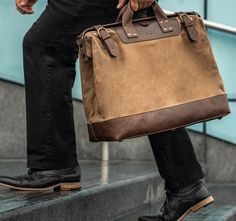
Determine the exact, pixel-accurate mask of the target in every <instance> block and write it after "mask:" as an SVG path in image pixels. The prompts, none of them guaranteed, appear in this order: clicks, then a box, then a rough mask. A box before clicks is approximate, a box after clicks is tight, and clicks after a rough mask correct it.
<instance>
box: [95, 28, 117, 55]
mask: <svg viewBox="0 0 236 221" xmlns="http://www.w3.org/2000/svg"><path fill="white" fill-rule="evenodd" d="M94 28H95V29H96V31H97V33H98V35H99V37H100V38H101V39H102V40H103V42H104V43H105V46H106V48H107V50H108V53H109V54H110V55H111V56H112V57H117V56H118V55H119V52H118V49H117V47H116V45H115V42H114V41H113V39H112V38H111V35H110V33H109V32H108V31H107V29H106V28H104V27H103V26H102V25H96V26H94Z"/></svg>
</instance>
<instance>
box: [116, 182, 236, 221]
mask: <svg viewBox="0 0 236 221" xmlns="http://www.w3.org/2000/svg"><path fill="white" fill-rule="evenodd" d="M207 186H208V188H209V190H210V192H211V194H212V195H213V196H214V199H215V201H214V203H212V204H210V205H208V206H207V207H205V208H203V209H201V210H199V211H198V212H196V213H190V214H189V215H188V216H187V217H185V219H184V220H185V221H236V185H216V184H207ZM163 203H164V202H160V203H157V204H153V205H148V206H145V207H144V208H142V209H140V210H137V211H134V212H133V213H130V214H127V215H125V216H121V217H119V218H116V219H114V220H113V221H137V220H138V217H139V216H142V215H144V214H148V215H149V214H150V215H156V214H159V213H160V209H161V207H162V205H163Z"/></svg>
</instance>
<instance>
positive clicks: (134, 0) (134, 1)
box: [130, 0, 140, 11]
mask: <svg viewBox="0 0 236 221" xmlns="http://www.w3.org/2000/svg"><path fill="white" fill-rule="evenodd" d="M130 4H131V8H132V10H133V11H137V10H138V9H139V4H140V3H138V1H137V0H130Z"/></svg>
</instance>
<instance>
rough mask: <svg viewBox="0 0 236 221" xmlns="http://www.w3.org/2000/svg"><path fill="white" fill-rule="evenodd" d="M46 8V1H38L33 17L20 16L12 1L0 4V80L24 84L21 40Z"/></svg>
mask: <svg viewBox="0 0 236 221" xmlns="http://www.w3.org/2000/svg"><path fill="white" fill-rule="evenodd" d="M45 6H46V0H40V1H38V3H37V5H36V7H35V12H36V13H35V14H34V15H21V14H20V13H19V12H18V11H17V10H16V7H15V4H14V1H1V4H0V27H1V35H0V42H1V44H0V61H1V66H0V78H4V79H8V80H12V81H14V82H20V83H23V82H24V76H23V64H22V39H23V36H24V34H25V33H26V31H27V30H28V29H29V28H30V26H31V25H32V23H33V21H35V20H36V19H37V17H38V16H39V14H40V13H41V12H42V11H43V9H44V8H45Z"/></svg>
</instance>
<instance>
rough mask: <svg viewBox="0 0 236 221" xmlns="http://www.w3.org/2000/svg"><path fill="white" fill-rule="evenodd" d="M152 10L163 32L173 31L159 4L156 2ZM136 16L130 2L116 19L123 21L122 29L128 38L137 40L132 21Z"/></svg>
mask: <svg viewBox="0 0 236 221" xmlns="http://www.w3.org/2000/svg"><path fill="white" fill-rule="evenodd" d="M152 9H153V12H154V15H155V17H156V20H157V22H158V24H159V25H160V27H161V29H162V31H163V32H164V33H166V32H171V31H173V28H172V27H171V25H170V23H169V20H168V17H167V15H166V14H165V12H164V11H163V10H162V9H161V7H160V6H159V4H158V3H157V2H156V1H154V2H153V4H152ZM133 16H134V11H133V10H132V8H131V4H130V2H128V3H127V4H126V5H125V6H124V7H123V8H122V9H121V10H120V13H119V15H118V17H117V19H116V21H120V20H122V27H123V29H124V31H125V33H126V36H127V37H128V38H136V37H138V33H137V32H136V30H135V28H134V26H133V23H132V20H133Z"/></svg>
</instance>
